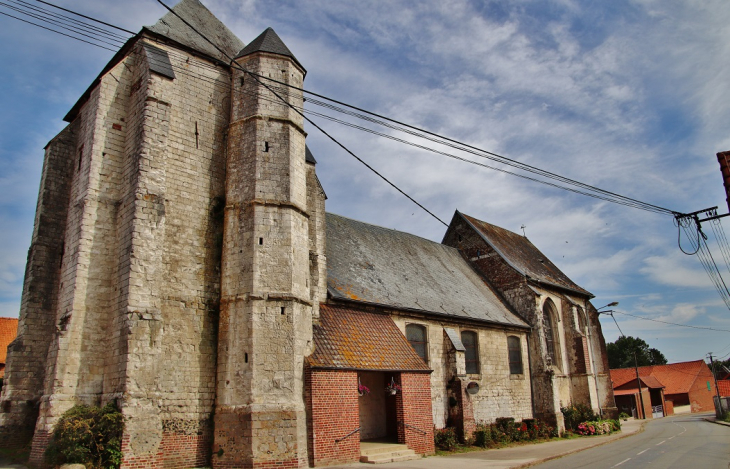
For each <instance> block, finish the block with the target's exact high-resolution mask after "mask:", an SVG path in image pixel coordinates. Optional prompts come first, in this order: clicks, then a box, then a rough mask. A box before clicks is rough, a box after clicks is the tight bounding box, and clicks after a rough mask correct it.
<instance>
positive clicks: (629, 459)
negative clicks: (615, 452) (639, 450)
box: [611, 458, 631, 467]
mask: <svg viewBox="0 0 730 469" xmlns="http://www.w3.org/2000/svg"><path fill="white" fill-rule="evenodd" d="M626 461H631V458H628V459H624V460H623V461H621V462H620V463H618V464H616V466H620V465H621V464H623V463H625V462H626ZM616 466H611V467H616Z"/></svg>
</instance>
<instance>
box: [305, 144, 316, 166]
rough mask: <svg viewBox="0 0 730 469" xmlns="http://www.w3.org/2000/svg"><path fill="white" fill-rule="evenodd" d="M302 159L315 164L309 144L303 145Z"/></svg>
mask: <svg viewBox="0 0 730 469" xmlns="http://www.w3.org/2000/svg"><path fill="white" fill-rule="evenodd" d="M304 160H305V161H306V162H307V163H312V164H317V160H315V159H314V155H313V154H312V152H311V151H310V150H309V146H307V145H304Z"/></svg>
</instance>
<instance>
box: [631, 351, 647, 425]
mask: <svg viewBox="0 0 730 469" xmlns="http://www.w3.org/2000/svg"><path fill="white" fill-rule="evenodd" d="M634 369H635V370H636V382H637V383H638V384H639V401H641V418H642V419H645V418H646V412H645V411H644V395H643V394H642V392H641V380H640V379H639V360H638V359H637V358H636V351H634Z"/></svg>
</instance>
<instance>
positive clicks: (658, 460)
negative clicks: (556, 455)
mask: <svg viewBox="0 0 730 469" xmlns="http://www.w3.org/2000/svg"><path fill="white" fill-rule="evenodd" d="M533 467H535V468H539V469H567V468H571V469H572V468H576V469H578V468H583V467H585V468H591V469H602V468H620V469H646V468H648V467H654V468H662V469H664V468H682V469H685V468H691V469H695V468H696V469H699V468H702V469H728V468H730V427H726V426H722V425H717V424H714V423H710V422H706V421H704V420H703V419H702V416H697V415H676V416H673V417H665V418H661V419H656V420H652V421H649V422H648V423H647V425H646V427H645V429H644V432H643V433H639V434H637V435H633V436H631V438H626V439H623V440H618V441H615V442H613V443H611V444H608V445H605V446H599V447H596V448H591V449H588V450H585V451H582V452H580V453H577V454H572V455H569V456H565V457H563V458H560V459H555V460H552V461H548V462H546V463H543V464H538V465H536V466H533Z"/></svg>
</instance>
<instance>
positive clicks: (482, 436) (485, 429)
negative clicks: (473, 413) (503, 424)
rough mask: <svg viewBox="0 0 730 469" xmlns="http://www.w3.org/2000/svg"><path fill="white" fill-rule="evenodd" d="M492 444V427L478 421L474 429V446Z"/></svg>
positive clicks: (486, 446) (485, 446)
mask: <svg viewBox="0 0 730 469" xmlns="http://www.w3.org/2000/svg"><path fill="white" fill-rule="evenodd" d="M491 444H492V428H491V427H490V426H489V425H485V424H483V423H478V424H477V427H476V430H474V446H481V447H482V448H488V447H489V446H490V445H491Z"/></svg>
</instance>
